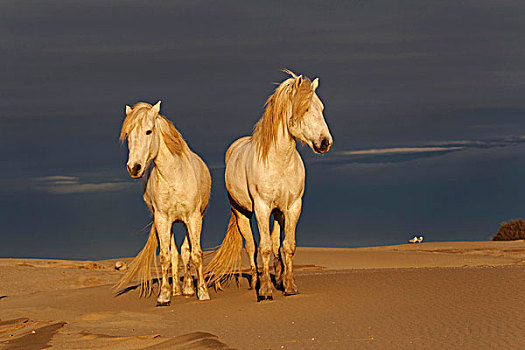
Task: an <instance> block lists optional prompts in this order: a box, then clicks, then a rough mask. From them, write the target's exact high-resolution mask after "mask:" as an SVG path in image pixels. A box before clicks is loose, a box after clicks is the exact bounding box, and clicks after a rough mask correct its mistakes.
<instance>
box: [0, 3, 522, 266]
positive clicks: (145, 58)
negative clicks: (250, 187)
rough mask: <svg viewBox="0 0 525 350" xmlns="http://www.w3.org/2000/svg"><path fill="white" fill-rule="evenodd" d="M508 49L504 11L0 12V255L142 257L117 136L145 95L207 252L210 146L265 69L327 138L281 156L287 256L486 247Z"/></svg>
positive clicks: (219, 219) (273, 7) (518, 203)
mask: <svg viewBox="0 0 525 350" xmlns="http://www.w3.org/2000/svg"><path fill="white" fill-rule="evenodd" d="M524 44H525V4H524V3H523V2H519V1H439V2H437V1H433V2H424V1H390V0H383V1H349V2H339V1H322V2H321V1H318V2H315V1H286V2H275V1H265V2H258V3H255V2H241V1H238V2H216V1H194V2H191V3H188V2H179V1H148V2H137V1H128V2H112V1H107V0H105V1H94V0H91V1H46V2H23V1H3V2H2V3H1V4H0V47H1V52H2V55H0V62H1V65H0V66H1V71H0V81H1V85H0V111H1V113H0V156H1V158H2V160H3V164H4V167H3V171H2V173H1V174H0V227H1V229H0V240H1V242H2V244H0V256H3V257H8V256H13V257H22V256H31V257H60V258H86V259H96V258H109V257H116V256H132V255H134V254H135V253H136V252H137V251H138V250H139V249H140V248H142V246H143V244H144V242H145V239H146V235H147V233H146V232H145V231H141V229H142V228H143V227H144V226H145V225H146V224H147V223H148V222H149V220H150V218H149V213H148V211H147V209H146V207H145V205H144V204H143V201H142V198H141V194H140V187H141V186H140V182H139V181H132V180H131V179H130V178H129V176H128V175H127V173H126V170H125V162H126V157H127V148H126V145H122V146H121V145H120V144H119V142H118V135H119V131H120V125H121V123H122V120H123V118H124V106H125V105H126V104H130V105H132V104H134V103H135V102H137V101H148V102H156V101H157V100H159V99H160V100H162V101H163V103H162V113H163V114H164V115H166V116H167V117H168V118H169V119H170V120H172V121H173V122H174V124H175V126H176V127H177V128H178V129H179V131H180V132H181V133H182V134H183V135H184V137H185V138H186V140H187V141H188V143H189V144H190V147H191V148H192V149H193V150H194V151H196V152H197V153H199V154H200V155H201V156H202V158H203V159H204V160H205V161H206V162H207V164H208V165H209V167H210V168H211V171H212V181H213V185H212V186H213V190H212V198H211V202H210V206H209V208H208V210H207V214H206V216H205V221H204V230H203V234H202V241H203V246H204V247H211V246H214V245H216V244H218V243H219V242H220V241H221V240H222V237H223V235H224V231H225V227H226V224H227V219H228V215H229V207H228V201H227V197H226V193H225V189H224V180H223V171H224V169H223V157H224V152H225V150H226V148H227V147H228V146H229V144H230V143H231V142H232V141H233V140H235V139H236V138H238V137H240V136H243V135H246V134H249V133H250V132H251V129H252V127H253V125H254V124H255V122H256V121H257V120H258V118H259V117H260V115H261V113H262V111H263V103H264V101H265V100H266V98H267V96H268V95H269V94H271V92H272V90H273V88H274V85H273V83H275V82H280V81H282V80H283V79H284V78H285V77H286V76H285V75H284V74H283V73H281V72H280V68H282V67H287V68H290V69H292V70H293V71H295V72H297V73H301V74H305V75H307V76H309V77H310V78H315V77H319V78H320V87H319V90H318V94H319V96H320V97H321V99H322V100H323V102H324V104H325V106H326V109H325V117H326V119H327V122H328V124H329V126H330V129H331V132H332V135H333V136H334V142H335V143H334V147H333V148H332V150H331V151H330V152H329V153H328V154H326V155H321V156H318V155H314V154H313V152H312V151H311V150H310V149H307V148H305V147H303V146H300V147H299V149H300V152H301V154H302V155H303V156H304V159H305V163H306V167H307V188H306V194H305V198H304V207H303V213H302V216H301V219H300V222H299V226H298V232H297V241H298V244H299V245H307V246H344V247H354V246H365V245H379V244H396V243H404V242H406V240H407V239H409V238H411V237H412V236H413V235H414V234H415V233H418V234H419V233H422V234H424V235H425V238H426V240H428V241H444V240H486V239H489V238H490V237H491V236H492V235H494V234H495V232H496V231H497V228H498V226H499V224H500V223H501V222H502V221H504V220H508V219H512V218H517V217H521V216H524V215H525V199H524V198H525V189H524V186H523V185H522V184H523V182H524V181H525V162H524V160H525V153H524V151H525V118H524V117H525V45H524ZM176 231H177V237H178V239H179V241H180V237H181V236H182V235H183V229H182V227H181V226H176Z"/></svg>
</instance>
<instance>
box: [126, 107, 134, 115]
mask: <svg viewBox="0 0 525 350" xmlns="http://www.w3.org/2000/svg"><path fill="white" fill-rule="evenodd" d="M132 110H133V108H131V107H130V106H128V105H126V115H128V114H130V113H131V111H132Z"/></svg>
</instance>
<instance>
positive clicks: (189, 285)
mask: <svg viewBox="0 0 525 350" xmlns="http://www.w3.org/2000/svg"><path fill="white" fill-rule="evenodd" d="M188 235H189V230H188V233H187V234H186V236H185V237H184V242H183V243H182V246H181V247H180V255H181V258H182V264H183V265H184V280H183V281H182V294H183V295H185V296H192V295H194V294H195V288H194V287H193V278H192V277H191V273H190V255H191V249H190V242H189V240H188Z"/></svg>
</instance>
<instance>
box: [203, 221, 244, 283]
mask: <svg viewBox="0 0 525 350" xmlns="http://www.w3.org/2000/svg"><path fill="white" fill-rule="evenodd" d="M241 257H242V236H241V232H240V231H239V227H238V226H237V217H236V216H235V214H234V213H233V212H232V214H231V217H230V222H229V224H228V230H227V231H226V236H225V237H224V240H223V241H222V244H221V245H220V247H219V248H218V249H217V250H216V251H215V254H214V256H213V258H212V260H211V261H210V263H209V264H208V265H207V266H206V269H205V273H204V274H205V276H206V277H207V284H208V286H212V285H213V286H215V289H222V287H221V282H227V281H228V280H229V279H230V278H231V277H232V276H233V275H234V274H235V273H236V272H237V271H240V270H241Z"/></svg>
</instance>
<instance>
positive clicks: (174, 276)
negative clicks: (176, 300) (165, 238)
mask: <svg viewBox="0 0 525 350" xmlns="http://www.w3.org/2000/svg"><path fill="white" fill-rule="evenodd" d="M171 283H172V285H173V295H181V294H182V290H181V289H180V283H179V251H178V250H177V245H176V244H175V233H172V234H171Z"/></svg>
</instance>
